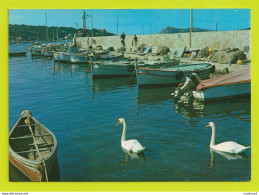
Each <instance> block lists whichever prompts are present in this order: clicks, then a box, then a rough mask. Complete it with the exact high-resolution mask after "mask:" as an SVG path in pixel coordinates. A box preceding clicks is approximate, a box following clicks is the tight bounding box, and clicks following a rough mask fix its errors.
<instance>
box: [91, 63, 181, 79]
mask: <svg viewBox="0 0 259 195" xmlns="http://www.w3.org/2000/svg"><path fill="white" fill-rule="evenodd" d="M178 64H179V60H176V61H170V62H161V61H142V63H140V64H139V65H138V67H149V68H160V67H162V66H163V67H171V66H174V65H178ZM92 75H93V77H114V76H121V77H122V76H133V75H136V68H135V62H132V61H101V62H97V63H94V64H93V65H92Z"/></svg>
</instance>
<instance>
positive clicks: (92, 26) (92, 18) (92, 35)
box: [91, 14, 93, 38]
mask: <svg viewBox="0 0 259 195" xmlns="http://www.w3.org/2000/svg"><path fill="white" fill-rule="evenodd" d="M91 25H92V30H91V34H92V38H93V15H92V14H91Z"/></svg>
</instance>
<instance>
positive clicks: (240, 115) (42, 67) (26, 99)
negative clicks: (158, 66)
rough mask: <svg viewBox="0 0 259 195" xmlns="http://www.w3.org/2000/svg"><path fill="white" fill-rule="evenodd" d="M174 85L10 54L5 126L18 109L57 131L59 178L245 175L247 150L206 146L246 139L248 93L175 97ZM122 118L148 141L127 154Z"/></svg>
mask: <svg viewBox="0 0 259 195" xmlns="http://www.w3.org/2000/svg"><path fill="white" fill-rule="evenodd" d="M172 91H173V87H163V88H149V89H138V86H137V85H136V78H134V79H133V80H131V81H129V78H112V79H92V77H91V71H90V67H89V66H88V65H75V64H72V65H71V64H58V63H57V64H54V62H53V60H51V59H44V58H31V57H30V56H28V57H15V58H9V124H10V129H11V128H12V126H13V125H14V124H15V122H16V121H17V120H18V118H19V116H20V114H21V112H22V111H23V110H25V109H29V110H30V111H31V112H32V114H33V116H34V117H35V118H37V119H38V120H39V121H40V122H41V123H42V124H44V125H45V126H46V127H48V128H49V129H50V130H52V132H53V133H54V134H55V135H56V137H57V140H58V143H59V146H58V168H57V169H58V171H56V172H54V174H58V175H56V178H59V180H60V181H247V180H250V178H251V151H250V150H248V151H247V152H246V155H245V156H230V157H231V158H232V159H229V158H230V157H229V156H223V155H221V154H218V153H213V152H210V149H209V142H210V138H211V130H210V129H208V128H205V125H207V123H208V122H210V121H213V122H214V123H215V124H216V127H217V132H216V143H219V142H222V141H230V140H231V141H236V142H238V143H240V144H243V145H250V144H251V106H250V105H251V102H250V99H249V98H248V99H247V98H246V99H233V100H229V101H223V102H214V103H206V104H202V103H195V102H182V103H179V102H175V101H174V99H173V98H172V96H171V95H170V93H171V92H172ZM120 117H123V118H125V119H126V122H127V126H128V130H127V138H128V139H133V138H134V139H137V140H139V141H140V143H141V144H142V145H143V146H145V147H146V150H145V152H144V154H142V155H140V156H130V155H129V154H127V153H125V152H124V151H123V150H122V149H121V146H120V139H121V134H122V126H121V125H120V126H118V127H117V126H116V123H117V120H118V118H120Z"/></svg>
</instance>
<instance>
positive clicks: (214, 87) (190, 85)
mask: <svg viewBox="0 0 259 195" xmlns="http://www.w3.org/2000/svg"><path fill="white" fill-rule="evenodd" d="M189 91H190V92H191V93H190V94H191V95H192V96H193V98H194V99H197V100H201V101H211V100H216V99H226V98H233V97H237V96H249V95H251V67H250V66H248V67H244V68H240V69H238V70H236V71H234V72H231V73H229V74H225V75H222V76H219V77H215V78H212V79H206V80H200V79H199V76H198V75H195V74H194V75H192V76H191V77H190V78H187V79H186V81H185V83H184V84H183V85H182V86H179V87H178V88H177V89H176V90H175V92H174V93H172V95H173V96H174V97H175V98H180V97H181V96H182V95H184V94H185V93H186V92H189Z"/></svg>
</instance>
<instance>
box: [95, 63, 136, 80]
mask: <svg viewBox="0 0 259 195" xmlns="http://www.w3.org/2000/svg"><path fill="white" fill-rule="evenodd" d="M135 74H136V72H135V66H134V65H132V64H127V63H111V62H107V63H105V62H101V63H94V64H93V65H92V76H93V77H113V76H131V75H135Z"/></svg>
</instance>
